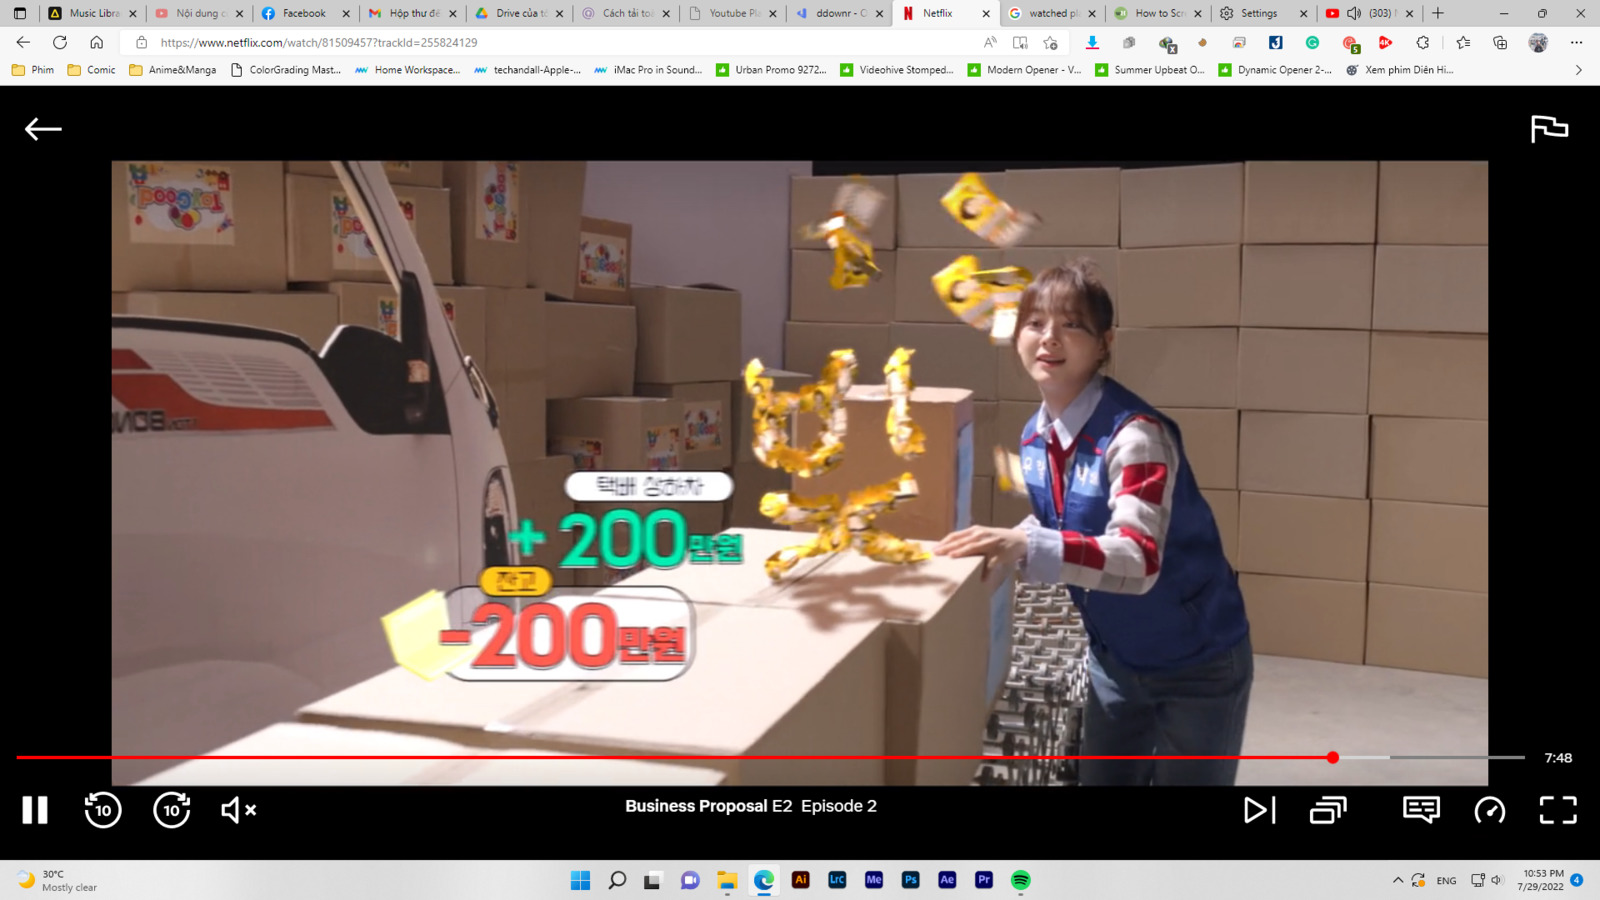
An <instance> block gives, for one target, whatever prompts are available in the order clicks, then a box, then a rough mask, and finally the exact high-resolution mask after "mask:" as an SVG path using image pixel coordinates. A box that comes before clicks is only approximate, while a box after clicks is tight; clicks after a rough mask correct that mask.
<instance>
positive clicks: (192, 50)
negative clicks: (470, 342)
mask: <svg viewBox="0 0 1600 900" xmlns="http://www.w3.org/2000/svg"><path fill="white" fill-rule="evenodd" d="M1056 33H1058V34H1060V35H1061V38H1060V41H1061V45H1062V48H1063V49H1062V51H1061V52H1062V53H1065V47H1066V46H1067V45H1068V44H1067V40H1066V34H1065V32H1056ZM1010 35H1011V32H1009V31H1008V32H1007V36H1008V37H1009V36H1010ZM983 39H984V36H983V33H981V32H977V31H946V30H942V29H941V30H937V31H935V30H917V31H910V30H900V31H896V30H893V29H889V28H873V29H865V28H862V29H855V28H792V27H791V28H782V29H772V28H748V29H747V28H726V27H719V28H694V27H692V26H682V27H665V28H583V27H569V28H549V29H545V28H482V29H474V30H449V29H441V30H439V31H434V30H432V29H420V28H419V29H411V28H407V29H398V28H396V29H384V30H382V31H380V32H374V31H372V30H367V31H359V30H355V29H349V30H342V31H321V30H310V29H299V28H296V29H272V30H260V29H240V30H238V31H232V30H229V29H224V28H213V29H206V30H196V31H182V30H178V31H169V30H166V29H150V30H148V31H138V30H133V29H124V30H123V31H122V34H121V43H122V53H123V55H125V56H146V57H148V56H163V55H173V56H191V55H199V56H238V55H240V54H249V55H260V56H264V57H265V56H275V57H296V56H349V55H350V54H353V53H362V54H365V53H379V54H396V55H406V56H413V55H422V56H459V55H461V54H462V53H472V54H483V55H492V56H523V55H539V56H578V55H584V56H591V55H606V54H629V55H650V56H705V55H721V56H729V57H739V56H794V55H799V54H813V53H816V54H826V55H828V56H833V57H838V56H855V57H868V56H905V55H908V54H914V55H925V56H947V55H971V54H973V53H975V52H977V51H978V50H979V49H980V48H981V47H982V46H983ZM141 41H142V42H143V43H142V44H141ZM1057 55H1058V54H1050V56H1057ZM1044 61H1045V60H1044V59H1041V60H1040V62H1044Z"/></svg>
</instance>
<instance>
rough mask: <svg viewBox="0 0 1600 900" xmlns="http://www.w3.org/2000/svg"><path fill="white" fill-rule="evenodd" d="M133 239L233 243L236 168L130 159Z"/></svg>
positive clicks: (216, 244) (130, 232) (139, 241)
mask: <svg viewBox="0 0 1600 900" xmlns="http://www.w3.org/2000/svg"><path fill="white" fill-rule="evenodd" d="M127 187H128V240H129V242H131V243H134V244H203V245H207V246H213V247H231V246H233V234H234V231H235V223H234V221H233V173H232V172H230V171H229V170H227V169H224V168H207V167H201V168H195V169H190V168H178V167H175V166H168V165H166V164H165V163H129V164H128V185H127Z"/></svg>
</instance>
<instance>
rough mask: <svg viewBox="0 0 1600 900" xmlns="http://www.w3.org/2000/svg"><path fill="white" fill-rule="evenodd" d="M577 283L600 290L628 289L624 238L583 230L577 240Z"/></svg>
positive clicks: (626, 249)
mask: <svg viewBox="0 0 1600 900" xmlns="http://www.w3.org/2000/svg"><path fill="white" fill-rule="evenodd" d="M578 284H579V285H581V286H583V287H590V288H595V289H596V290H602V291H625V290H627V289H628V241H627V239H626V238H621V237H617V236H616V235H613V234H593V233H590V232H587V231H585V232H583V234H582V235H580V237H579V240H578Z"/></svg>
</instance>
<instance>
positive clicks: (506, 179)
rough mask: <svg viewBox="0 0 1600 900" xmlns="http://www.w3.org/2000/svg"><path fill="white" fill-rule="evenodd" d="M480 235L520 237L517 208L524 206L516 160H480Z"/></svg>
mask: <svg viewBox="0 0 1600 900" xmlns="http://www.w3.org/2000/svg"><path fill="white" fill-rule="evenodd" d="M478 190H479V191H480V192H482V194H483V199H482V202H480V203H479V204H478V237H479V238H481V239H483V240H486V241H505V242H508V243H515V242H516V240H517V210H519V209H521V208H522V206H521V204H520V203H519V201H518V198H520V197H521V195H522V194H521V186H520V184H519V174H518V172H517V164H516V163H514V162H481V163H478Z"/></svg>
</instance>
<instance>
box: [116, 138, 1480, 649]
mask: <svg viewBox="0 0 1600 900" xmlns="http://www.w3.org/2000/svg"><path fill="white" fill-rule="evenodd" d="M656 165H657V164H651V163H627V164H621V163H605V164H602V163H593V164H587V163H584V162H395V163H389V164H387V168H388V170H389V173H390V177H391V181H392V182H393V183H394V185H395V192H396V196H397V197H398V198H399V199H400V200H401V202H402V203H403V204H404V205H405V207H406V208H407V209H408V210H409V211H410V212H411V214H412V221H413V226H414V228H415V233H416V234H417V236H418V240H419V243H420V244H421V246H422V249H423V252H424V254H425V255H426V257H427V260H428V263H429V268H430V271H431V274H432V277H433V280H434V281H435V283H436V284H437V285H438V286H439V289H440V294H441V297H442V299H443V300H444V302H445V303H446V311H447V314H448V315H449V317H450V318H451V320H452V322H453V324H454V327H455V329H456V337H457V339H458V340H459V342H460V344H461V347H462V349H463V352H465V353H466V354H468V355H470V356H472V357H473V358H474V359H476V360H478V361H479V363H480V365H481V366H482V368H483V370H484V371H485V373H486V375H487V377H488V380H489V382H490V386H491V388H492V389H493V390H494V393H495V396H496V399H497V401H498V403H499V405H500V409H501V411H502V437H503V439H504V441H505V444H506V450H507V453H508V456H509V458H510V463H511V466H512V471H513V480H514V485H515V491H516V495H517V497H516V499H517V504H518V507H519V512H520V513H521V514H522V515H523V516H524V517H532V518H534V519H536V520H537V521H538V522H539V523H540V524H541V527H542V528H543V530H545V531H546V532H547V533H549V534H550V535H551V536H552V538H553V541H554V544H555V546H554V547H552V548H549V549H546V548H541V550H540V553H541V554H547V555H551V556H552V558H555V557H559V556H562V555H564V552H565V551H564V547H563V545H562V541H563V537H564V536H563V535H561V534H560V532H559V531H558V530H557V528H556V526H557V524H558V523H559V521H560V520H561V518H562V517H564V516H565V515H567V514H569V513H572V512H574V511H587V512H591V513H597V512H599V510H597V509H581V508H580V507H578V506H576V505H574V504H573V503H572V502H571V501H570V500H568V499H567V498H566V497H565V494H564V492H563V489H562V487H563V483H564V480H565V478H566V476H567V475H568V474H569V473H570V472H572V471H573V470H574V468H594V469H620V468H661V469H678V470H701V471H711V470H720V471H727V472H729V473H731V474H732V475H733V477H734V481H735V485H736V489H735V494H734V497H733V498H732V499H731V500H729V501H726V502H724V503H677V504H673V506H674V508H677V509H679V510H680V511H681V512H683V513H684V515H685V517H686V518H687V520H688V525H689V532H690V534H702V533H714V532H717V531H720V530H722V529H723V528H725V527H729V526H745V527H763V526H764V527H771V524H770V522H769V521H768V520H766V519H765V518H764V517H762V516H761V515H760V513H759V511H758V510H757V508H756V507H757V503H758V502H759V499H760V497H761V495H762V494H763V493H765V492H767V491H771V490H782V489H785V488H786V487H787V486H788V484H789V479H788V478H787V477H785V476H784V475H783V474H781V473H776V472H773V471H772V470H769V469H766V468H764V467H762V466H760V465H759V464H758V463H756V462H755V460H754V458H753V456H752V455H751V453H750V449H749V443H750V435H749V428H748V424H749V412H750V409H749V404H748V400H747V399H746V398H745V397H744V391H743V388H742V385H741V370H742V367H743V364H744V363H745V362H746V361H747V360H749V359H750V358H752V357H753V356H759V357H760V358H761V359H762V360H763V362H765V363H766V364H767V365H768V366H769V367H770V368H771V369H773V370H775V371H773V372H771V373H769V374H772V375H774V376H775V379H776V386H777V387H778V389H780V390H784V389H791V390H792V389H793V388H794V387H795V386H798V385H799V384H803V383H805V382H806V381H808V380H811V379H813V378H814V377H815V376H816V375H817V374H818V373H819V372H820V371H821V367H822V364H823V361H824V360H825V359H826V357H827V354H828V352H829V351H831V350H834V349H839V348H846V347H848V348H851V349H853V350H855V352H856V354H857V356H858V357H859V359H860V360H861V361H862V373H863V374H862V375H861V376H860V377H859V378H858V380H859V381H861V382H862V383H874V382H876V381H877V379H875V378H873V377H871V375H870V374H869V373H872V372H875V371H876V370H877V368H878V366H879V365H881V361H882V360H885V359H887V357H888V355H889V353H890V351H891V350H893V349H894V348H895V347H897V346H907V347H913V348H916V349H917V351H918V352H917V354H916V356H915V357H914V358H913V362H912V373H913V377H914V378H915V380H916V382H917V383H918V385H919V386H925V387H934V388H944V387H948V388H963V389H966V390H970V391H971V392H972V395H971V401H970V403H971V411H970V421H971V423H972V427H973V431H974V433H975V438H974V446H975V447H976V448H977V450H978V452H976V453H975V454H974V457H973V464H974V467H975V468H974V483H973V494H972V497H971V501H970V515H971V517H972V518H973V520H974V521H977V522H979V523H984V524H997V525H1011V524H1014V523H1016V522H1018V521H1020V520H1021V519H1022V518H1023V517H1025V516H1026V515H1027V512H1028V510H1027V506H1026V503H1025V502H1023V501H1020V500H1019V499H1018V498H1015V497H1013V496H1010V495H1006V494H1002V493H1000V492H998V491H997V490H996V489H995V485H994V472H993V468H992V460H991V459H990V454H989V453H988V452H987V450H988V448H989V447H992V446H994V445H996V444H1003V445H1007V446H1010V445H1014V444H1015V443H1016V440H1017V436H1018V434H1019V433H1020V431H1021V428H1022V425H1023V422H1024V421H1025V420H1026V418H1027V417H1028V416H1030V415H1033V414H1034V412H1035V411H1036V410H1037V407H1038V394H1037V391H1036V389H1035V388H1034V386H1033V385H1032V383H1031V381H1030V380H1029V379H1028V377H1027V375H1026V374H1025V373H1024V372H1023V370H1022V368H1021V366H1020V364H1018V363H1017V362H1016V359H1015V354H1014V353H1013V352H1012V351H1011V350H1010V349H1009V348H995V347H992V346H991V345H990V344H989V343H988V341H987V338H986V336H985V335H984V334H983V333H981V332H979V331H977V330H976V329H973V328H970V327H968V326H966V325H963V324H959V323H957V322H955V321H954V320H953V318H952V317H951V315H950V314H949V313H948V312H947V311H946V310H945V309H944V308H943V307H942V305H941V304H940V303H939V301H938V299H937V297H936V296H935V295H934V293H933V291H932V289H931V286H930V283H929V279H930V278H931V276H932V275H933V274H934V273H935V272H937V271H938V270H939V269H941V268H942V267H944V266H945V265H947V264H948V263H949V262H950V261H951V260H952V259H953V258H954V257H956V256H959V255H963V254H968V253H970V254H973V255H976V256H977V257H978V258H979V259H980V261H981V262H983V263H984V264H985V265H986V266H1000V265H1018V266H1023V267H1026V268H1028V269H1030V270H1033V271H1035V272H1038V271H1040V270H1042V269H1044V268H1047V267H1049V266H1050V265H1054V264H1057V263H1061V262H1066V261H1068V260H1071V259H1074V258H1077V257H1079V256H1088V257H1091V258H1092V259H1094V260H1095V261H1096V263H1097V264H1098V265H1099V266H1100V267H1101V269H1102V271H1103V272H1104V275H1105V278H1106V281H1107V284H1108V286H1109V288H1110V291H1111V294H1112V297H1113V300H1114V301H1115V303H1116V308H1117V325H1118V337H1117V340H1116V344H1115V347H1114V351H1113V361H1112V364H1111V367H1110V368H1109V370H1108V372H1109V374H1110V375H1111V376H1112V377H1114V378H1117V379H1118V380H1120V381H1122V382H1123V383H1125V384H1126V385H1128V386H1129V387H1130V388H1132V389H1133V390H1134V391H1136V392H1137V393H1139V394H1140V395H1142V396H1143V397H1145V398H1146V399H1147V400H1149V401H1150V402H1151V403H1153V404H1155V405H1156V406H1158V407H1159V408H1161V409H1162V410H1164V411H1165V412H1167V413H1168V414H1169V415H1170V416H1171V417H1172V418H1173V419H1174V420H1175V421H1176V422H1177V423H1178V424H1179V426H1180V428H1181V429H1182V431H1183V436H1184V441H1185V444H1186V449H1187V452H1188V458H1189V461H1190V463H1191V464H1192V465H1193V467H1194V470H1195V476H1196V478H1197V480H1198V481H1199V484H1200V487H1201V489H1202V491H1203V493H1204V494H1205V497H1206V499H1207V501H1208V502H1209V503H1210V505H1211V507H1212V510H1213V511H1214V513H1215V514H1216V518H1217V521H1218V524H1219V525H1220V526H1221V528H1222V531H1223V541H1224V545H1225V548H1226V552H1227V554H1228V556H1229V558H1230V559H1231V560H1232V561H1233V563H1234V565H1235V567H1236V568H1237V569H1238V570H1239V572H1240V573H1241V581H1242V584H1243V587H1244V592H1245V597H1246V603H1247V605H1248V607H1249V614H1250V618H1251V622H1252V627H1253V630H1254V636H1255V647H1256V650H1257V651H1258V652H1260V653H1264V654H1274V655H1282V656H1291V657H1302V658H1308V659H1321V660H1330V661H1336V662H1343V663H1357V664H1360V663H1365V664H1369V665H1377V666H1390V667H1399V668H1409V669H1420V670H1426V671H1434V672H1446V673H1453V674H1460V675H1472V676H1478V677H1484V676H1486V675H1487V644H1488V635H1487V631H1488V626H1487V601H1488V581H1487V578H1488V575H1487V571H1488V568H1487V547H1488V536H1487V527H1488V458H1487V432H1488V248H1487V243H1488V209H1487V179H1488V167H1487V164H1485V163H1472V162H1378V161H1368V162H1287V163H1285V162H1246V163H1232V164H1225V165H1201V166H1179V167H1162V168H1127V169H1118V168H1062V169H1028V170H1013V171H1003V172H985V173H984V177H985V179H986V180H987V182H988V184H989V186H990V187H991V188H992V189H993V190H994V191H995V192H996V193H997V194H998V195H999V196H1001V197H1002V198H1004V199H1007V200H1009V201H1010V202H1012V203H1014V204H1016V205H1018V206H1021V207H1024V208H1028V209H1032V210H1033V211H1035V212H1037V213H1038V214H1039V215H1040V216H1041V217H1042V223H1041V224H1040V225H1039V226H1038V227H1036V228H1034V229H1033V230H1032V231H1031V232H1030V233H1029V235H1028V236H1027V238H1026V239H1025V240H1024V241H1023V242H1022V243H1021V244H1020V245H1018V246H1013V247H1009V248H1004V249H1001V248H995V247H993V246H990V245H988V244H986V243H984V242H982V241H981V240H980V239H978V238H977V237H976V236H974V235H973V234H972V233H971V232H969V231H967V230H966V229H964V228H962V227H960V226H958V225H957V224H956V223H955V222H954V221H953V220H951V218H950V217H949V216H948V215H947V214H945V213H944V211H943V210H942V208H940V207H939V204H938V201H939V197H940V196H941V195H942V194H943V193H944V191H946V190H947V189H948V188H949V187H950V185H951V184H952V183H953V181H954V180H955V178H956V177H957V176H958V175H959V174H960V173H959V172H950V173H938V174H922V173H917V174H902V175H883V176H872V177H871V178H870V179H869V180H870V181H871V182H872V183H873V184H874V185H875V186H876V187H878V188H879V189H880V190H882V191H883V192H884V193H885V194H886V195H887V196H888V198H889V208H888V209H887V211H885V212H884V213H882V214H880V215H879V216H878V218H877V219H876V220H875V221H874V222H873V224H872V227H871V239H872V241H873V245H874V247H875V249H876V251H877V262H878V264H879V266H880V267H881V268H882V269H883V272H884V275H883V277H882V278H881V279H879V280H877V281H875V282H873V283H872V284H871V285H869V286H867V287H864V288H861V289H858V290H851V291H844V292H836V291H833V290H831V289H830V288H829V287H828V284H827V281H828V275H829V273H830V272H831V270H832V259H831V254H830V252H829V251H828V250H826V249H825V247H824V245H823V244H822V243H820V242H816V241H807V240H804V239H802V237H801V234H800V228H801V226H802V225H805V224H808V223H813V222H816V221H819V220H821V219H823V218H825V216H826V214H827V213H828V212H829V211H830V206H831V203H832V200H833V196H834V192H835V190H836V189H837V188H838V186H839V184H840V183H841V179H839V178H833V177H813V176H810V175H804V174H801V175H792V177H791V173H793V172H796V171H799V172H805V171H809V168H808V164H804V163H759V164H758V163H750V164H745V165H747V166H749V167H751V168H749V169H747V170H739V169H738V168H737V167H736V166H735V167H732V168H727V166H728V164H720V163H719V164H709V163H708V164H680V165H698V166H700V167H701V168H700V169H696V170H687V169H686V170H683V171H681V172H679V173H678V175H679V176H680V177H673V176H672V175H671V173H666V174H663V172H662V171H660V170H657V169H652V168H651V167H652V166H656ZM660 165H662V166H671V165H673V164H660ZM591 166H612V167H614V168H612V169H610V170H609V172H610V175H609V176H608V177H607V178H604V179H599V180H598V181H597V179H596V177H595V175H594V170H593V169H591ZM163 167H165V168H166V169H168V170H170V171H171V172H172V173H177V174H179V175H182V176H183V177H190V178H194V177H201V176H200V175H199V174H197V173H205V172H209V173H210V176H209V177H212V178H215V177H217V174H218V173H223V175H224V177H225V178H226V181H227V184H228V189H229V191H230V195H231V202H232V213H231V220H230V221H231V224H230V228H231V233H229V234H226V235H221V234H220V233H219V235H218V236H217V237H216V238H215V239H212V240H209V241H208V242H205V243H202V244H193V243H189V244H182V243H176V242H171V241H162V240H151V239H149V238H148V235H147V232H148V231H149V230H150V229H151V228H152V227H153V225H152V223H148V222H143V221H140V220H138V218H137V217H133V218H130V216H129V214H128V211H127V209H126V206H125V196H126V192H127V190H128V188H129V186H130V183H133V180H136V179H138V178H140V177H150V173H151V172H152V171H160V170H161V169H162V168H163ZM719 167H721V168H722V169H723V177H722V178H721V179H718V178H715V177H712V175H711V174H708V173H711V172H712V170H714V169H718V168H719ZM686 173H687V174H686ZM690 174H692V175H693V177H689V175H690ZM495 185H499V186H500V187H501V190H500V191H499V192H498V193H497V192H496V191H495V190H493V189H492V188H493V187H494V186H495ZM586 185H587V186H588V191H589V193H588V194H586ZM597 185H598V187H597ZM112 188H113V191H112V193H113V217H112V220H113V280H112V309H113V312H124V313H135V314H141V315H158V316H177V317H187V318H199V319H207V320H214V321H229V322H239V323H244V324H250V325H256V326H261V327H268V328H274V329H278V330H282V331H287V332H289V333H291V334H295V335H298V336H299V337H301V338H302V339H304V340H305V341H306V342H307V344H308V345H310V346H311V347H312V348H313V349H316V348H320V347H321V346H322V345H323V343H324V342H325V341H326V340H327V338H328V337H329V335H330V334H331V333H332V331H333V330H334V329H335V328H336V327H338V326H339V325H342V324H348V325H362V326H366V327H370V328H375V329H378V330H380V331H383V332H385V333H387V334H390V335H392V336H396V337H398V336H399V335H400V333H401V331H402V329H403V328H404V327H405V323H404V322H402V321H401V320H400V315H399V308H398V303H397V298H396V297H395V296H394V293H393V291H392V290H391V289H390V287H389V286H388V284H387V282H386V281H385V276H384V274H383V271H382V269H381V267H380V266H379V265H378V264H377V261H376V260H375V259H374V258H372V256H371V253H370V251H368V250H367V249H366V248H365V246H364V244H363V240H362V238H361V233H360V226H359V221H357V220H356V219H355V217H354V214H353V212H352V211H351V210H350V209H349V206H348V204H347V203H345V202H343V200H342V197H341V192H340V188H339V184H338V182H337V180H336V179H334V178H333V177H332V172H331V169H329V167H328V166H327V164H326V163H317V162H287V163H284V162H218V163H210V162H200V163H159V164H158V163H132V164H130V163H127V162H122V163H114V164H113V167H112ZM652 192H654V193H652ZM697 201H698V202H697ZM733 233H738V234H739V240H740V241H743V242H744V243H743V244H739V245H737V246H738V247H746V246H748V247H750V248H751V249H749V250H738V249H737V248H736V250H735V251H733V252H730V251H729V249H728V244H727V242H726V240H722V239H721V237H720V236H726V235H729V234H733ZM785 263H786V266H785ZM646 271H649V272H651V273H652V277H654V278H656V279H657V280H658V281H659V282H660V284H659V285H652V284H648V283H638V282H639V281H640V279H641V276H642V274H643V273H645V272H646ZM585 272H587V273H588V274H584V273H585ZM596 273H600V275H599V277H596ZM930 402H932V401H930ZM953 415H956V416H957V417H962V416H966V415H967V413H964V412H962V413H957V414H953ZM954 421H955V420H954V419H953V420H952V422H954ZM962 421H965V420H964V419H962ZM952 427H955V426H952ZM663 503H665V501H663ZM567 537H568V539H570V536H567ZM552 570H553V571H557V572H558V573H559V574H560V576H561V577H562V579H564V580H565V581H567V582H568V583H583V584H596V583H600V582H601V581H604V580H614V579H615V578H616V577H619V573H611V574H610V575H609V577H607V576H601V575H599V574H597V573H589V572H581V571H578V570H570V569H569V570H559V569H556V568H555V565H554V564H552ZM621 574H625V573H621Z"/></svg>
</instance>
